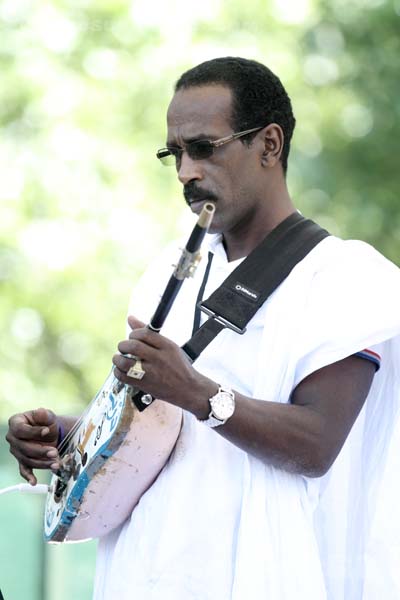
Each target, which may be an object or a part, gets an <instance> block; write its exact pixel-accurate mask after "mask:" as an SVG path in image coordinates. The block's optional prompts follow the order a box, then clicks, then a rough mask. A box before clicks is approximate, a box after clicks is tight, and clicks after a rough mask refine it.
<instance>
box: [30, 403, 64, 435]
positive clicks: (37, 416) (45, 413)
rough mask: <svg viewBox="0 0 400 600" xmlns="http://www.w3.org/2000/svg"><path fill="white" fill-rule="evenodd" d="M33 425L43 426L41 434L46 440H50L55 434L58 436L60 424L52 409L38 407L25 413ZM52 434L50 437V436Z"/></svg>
mask: <svg viewBox="0 0 400 600" xmlns="http://www.w3.org/2000/svg"><path fill="white" fill-rule="evenodd" d="M25 416H26V417H27V419H28V421H29V422H30V424H31V425H33V426H35V425H38V426H41V428H40V436H41V438H43V439H44V441H50V439H53V438H54V436H55V435H57V436H58V425H57V418H56V415H55V414H54V413H53V411H51V410H47V409H46V408H36V409H35V410H32V411H29V412H28V413H25ZM49 434H50V437H48V436H49Z"/></svg>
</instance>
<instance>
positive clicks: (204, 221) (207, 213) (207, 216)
mask: <svg viewBox="0 0 400 600" xmlns="http://www.w3.org/2000/svg"><path fill="white" fill-rule="evenodd" d="M214 212H215V206H214V204H212V203H211V202H206V203H205V205H204V206H203V208H202V210H201V213H200V215H199V220H198V221H197V225H198V226H199V227H202V228H203V229H208V228H209V227H210V225H211V221H212V220H213V216H214Z"/></svg>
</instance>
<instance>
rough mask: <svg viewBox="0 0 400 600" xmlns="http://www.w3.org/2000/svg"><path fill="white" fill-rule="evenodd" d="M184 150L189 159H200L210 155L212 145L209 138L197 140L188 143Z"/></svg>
mask: <svg viewBox="0 0 400 600" xmlns="http://www.w3.org/2000/svg"><path fill="white" fill-rule="evenodd" d="M186 150H187V153H188V154H189V156H190V158H191V159H193V160H202V159H203V158H209V157H210V156H211V155H212V153H213V151H214V147H213V146H212V145H211V144H210V142H209V140H199V141H198V142H191V143H190V144H188V145H187V146H186Z"/></svg>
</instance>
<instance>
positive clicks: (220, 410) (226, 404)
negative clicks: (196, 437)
mask: <svg viewBox="0 0 400 600" xmlns="http://www.w3.org/2000/svg"><path fill="white" fill-rule="evenodd" d="M209 403H210V407H211V412H210V414H209V415H208V419H204V420H202V421H200V422H201V423H204V425H208V427H218V425H223V424H224V423H226V422H227V420H228V419H229V418H230V417H231V416H232V415H233V413H234V411H235V394H234V393H233V392H232V390H231V389H229V388H226V387H222V386H219V387H218V392H217V393H216V394H215V396H212V397H211V398H210V399H209Z"/></svg>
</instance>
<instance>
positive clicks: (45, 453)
mask: <svg viewBox="0 0 400 600" xmlns="http://www.w3.org/2000/svg"><path fill="white" fill-rule="evenodd" d="M8 425H9V429H8V433H7V435H6V440H7V441H8V443H9V444H10V452H11V454H13V455H14V456H15V458H16V459H17V461H18V464H19V472H20V474H21V476H22V477H23V478H24V479H26V480H27V481H28V482H29V483H30V484H31V485H36V483H37V479H36V477H35V475H34V474H33V471H32V469H50V468H51V469H52V470H55V469H57V468H58V458H59V456H58V452H57V441H58V426H59V425H58V422H57V417H56V415H55V414H54V413H53V412H52V411H51V410H46V409H45V408H37V409H36V410H29V411H27V412H24V413H19V414H17V415H13V416H12V417H10V419H9V421H8Z"/></svg>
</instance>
